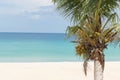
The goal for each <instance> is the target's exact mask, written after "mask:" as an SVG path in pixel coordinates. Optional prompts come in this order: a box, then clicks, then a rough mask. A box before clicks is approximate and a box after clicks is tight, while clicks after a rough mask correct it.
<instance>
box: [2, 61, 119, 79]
mask: <svg viewBox="0 0 120 80" xmlns="http://www.w3.org/2000/svg"><path fill="white" fill-rule="evenodd" d="M0 80H93V63H90V64H89V67H88V76H87V77H85V75H84V73H83V65H82V62H39V63H0ZM104 80H120V62H106V66H105V71H104Z"/></svg>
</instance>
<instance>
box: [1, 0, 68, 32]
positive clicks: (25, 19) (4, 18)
mask: <svg viewBox="0 0 120 80" xmlns="http://www.w3.org/2000/svg"><path fill="white" fill-rule="evenodd" d="M68 25H69V21H68V20H66V19H65V18H64V17H63V16H62V15H60V14H59V12H57V11H56V9H55V6H54V4H53V3H52V0H0V32H33V33H64V32H65V30H66V28H67V26H68Z"/></svg>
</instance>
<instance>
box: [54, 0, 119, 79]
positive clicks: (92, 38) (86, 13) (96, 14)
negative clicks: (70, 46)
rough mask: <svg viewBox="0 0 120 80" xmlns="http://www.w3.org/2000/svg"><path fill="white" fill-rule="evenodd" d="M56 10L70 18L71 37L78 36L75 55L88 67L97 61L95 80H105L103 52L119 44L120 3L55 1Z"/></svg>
mask: <svg viewBox="0 0 120 80" xmlns="http://www.w3.org/2000/svg"><path fill="white" fill-rule="evenodd" d="M53 2H54V3H55V6H56V7H57V10H58V11H60V13H62V14H63V15H64V16H65V17H69V18H70V19H71V22H72V23H73V26H69V27H68V28H67V31H68V35H74V36H76V40H75V41H73V42H75V43H76V47H75V48H76V52H77V54H78V55H80V56H81V57H83V59H84V64H83V66H84V72H85V74H87V63H88V61H89V60H93V61H94V80H103V71H104V63H105V62H104V59H105V57H104V49H105V48H107V45H108V44H109V43H110V42H113V41H114V40H117V35H118V32H117V30H116V27H118V26H119V25H118V21H119V20H118V16H117V12H116V9H117V8H118V7H119V6H120V5H119V4H120V0H53Z"/></svg>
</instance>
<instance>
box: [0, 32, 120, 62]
mask: <svg viewBox="0 0 120 80" xmlns="http://www.w3.org/2000/svg"><path fill="white" fill-rule="evenodd" d="M70 41H71V40H69V39H66V36H65V34H62V33H0V62H44V61H47V62H49V61H55V62H56V61H81V58H80V57H78V56H77V55H76V54H75V49H74V46H75V44H73V43H71V42H70ZM104 52H105V58H106V60H107V61H120V48H119V47H118V46H116V47H115V46H113V44H112V45H109V46H108V49H107V50H105V51H104Z"/></svg>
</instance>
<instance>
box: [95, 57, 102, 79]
mask: <svg viewBox="0 0 120 80" xmlns="http://www.w3.org/2000/svg"><path fill="white" fill-rule="evenodd" d="M94 80H103V71H102V66H101V64H100V62H99V61H98V59H95V60H94Z"/></svg>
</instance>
